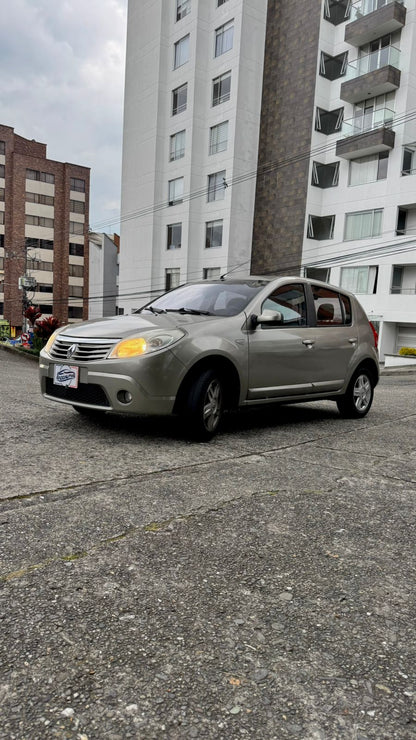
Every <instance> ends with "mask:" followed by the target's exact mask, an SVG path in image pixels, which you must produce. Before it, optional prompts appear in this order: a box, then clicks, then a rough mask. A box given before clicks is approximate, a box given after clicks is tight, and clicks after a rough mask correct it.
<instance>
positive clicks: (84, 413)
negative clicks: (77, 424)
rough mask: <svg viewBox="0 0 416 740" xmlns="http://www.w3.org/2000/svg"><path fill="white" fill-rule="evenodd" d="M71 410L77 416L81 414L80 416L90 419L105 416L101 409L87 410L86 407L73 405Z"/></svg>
mask: <svg viewBox="0 0 416 740" xmlns="http://www.w3.org/2000/svg"><path fill="white" fill-rule="evenodd" d="M72 408H73V409H74V411H76V412H77V413H78V414H81V416H89V417H90V419H94V418H99V417H100V416H103V414H105V411H101V409H89V408H87V406H75V405H73V406H72Z"/></svg>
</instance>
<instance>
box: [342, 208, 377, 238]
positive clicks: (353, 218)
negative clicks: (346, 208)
mask: <svg viewBox="0 0 416 740" xmlns="http://www.w3.org/2000/svg"><path fill="white" fill-rule="evenodd" d="M382 217H383V209H382V208H377V209H375V210H372V211H357V212H355V213H347V214H346V215H345V233H344V241H346V242H348V241H353V240H354V239H368V238H372V237H375V236H380V234H381V222H382Z"/></svg>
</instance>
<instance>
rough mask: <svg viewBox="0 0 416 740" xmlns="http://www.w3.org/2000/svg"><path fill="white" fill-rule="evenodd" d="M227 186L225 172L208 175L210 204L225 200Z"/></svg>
mask: <svg viewBox="0 0 416 740" xmlns="http://www.w3.org/2000/svg"><path fill="white" fill-rule="evenodd" d="M226 186H227V184H226V181H225V170H221V172H214V173H213V174H212V175H208V202H209V203H210V202H211V201H213V200H224V196H225V188H226Z"/></svg>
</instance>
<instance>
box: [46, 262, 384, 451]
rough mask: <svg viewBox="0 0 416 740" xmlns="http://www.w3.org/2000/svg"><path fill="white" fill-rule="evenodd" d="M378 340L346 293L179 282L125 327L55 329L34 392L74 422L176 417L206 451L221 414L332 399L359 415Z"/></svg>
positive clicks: (285, 281)
mask: <svg viewBox="0 0 416 740" xmlns="http://www.w3.org/2000/svg"><path fill="white" fill-rule="evenodd" d="M378 378H379V365H378V353H377V335H376V333H375V331H374V329H373V327H372V325H371V324H370V322H369V321H368V319H367V316H366V314H365V312H364V310H363V308H362V307H361V305H360V304H359V302H358V301H357V299H356V298H355V297H354V296H353V295H352V294H350V293H348V292H345V291H343V290H341V289H339V288H337V287H334V286H330V285H327V284H325V283H321V282H318V281H313V280H307V279H305V278H300V277H281V278H274V279H266V278H247V279H240V280H228V279H223V280H222V279H220V280H212V281H207V280H204V281H201V282H198V283H189V284H186V285H182V286H180V287H178V288H176V289H174V290H171V291H169V292H168V293H165V294H164V295H162V296H161V297H159V298H157V299H156V300H154V301H152V302H150V303H148V304H147V305H146V306H144V307H143V308H141V309H140V310H139V311H137V312H136V313H134V314H132V315H130V316H115V317H111V318H104V319H98V320H94V321H87V322H84V323H82V324H72V325H70V326H65V327H63V328H60V329H58V330H57V331H56V332H55V333H54V334H53V335H52V336H51V338H50V339H49V341H48V343H47V345H46V346H45V348H44V349H43V350H42V352H41V356H40V381H41V388H42V393H43V395H44V396H45V398H48V399H49V400H53V401H58V402H60V403H65V404H70V405H71V406H73V407H74V409H76V411H78V412H79V413H81V414H89V415H92V414H102V413H105V412H113V413H120V414H135V415H138V416H140V415H149V414H150V415H167V414H177V415H179V416H181V417H182V418H183V419H184V420H185V422H186V429H187V432H188V433H189V435H190V436H192V437H193V438H196V439H200V440H209V439H211V437H213V436H214V434H215V433H216V432H217V430H218V428H219V425H220V422H221V418H222V415H223V412H224V411H225V410H227V409H233V408H234V409H235V408H238V407H242V406H249V405H258V404H266V403H267V404H270V403H282V402H290V403H293V402H302V401H314V400H317V399H332V400H334V401H335V402H336V403H337V405H338V409H339V411H340V412H341V414H342V415H343V416H349V417H363V416H365V414H366V413H367V412H368V411H369V409H370V406H371V404H372V400H373V391H374V387H375V386H376V384H377V382H378Z"/></svg>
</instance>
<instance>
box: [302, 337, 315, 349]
mask: <svg viewBox="0 0 416 740" xmlns="http://www.w3.org/2000/svg"><path fill="white" fill-rule="evenodd" d="M302 344H304V345H305V347H308V349H312V347H313V345H314V344H315V340H314V339H302Z"/></svg>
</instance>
